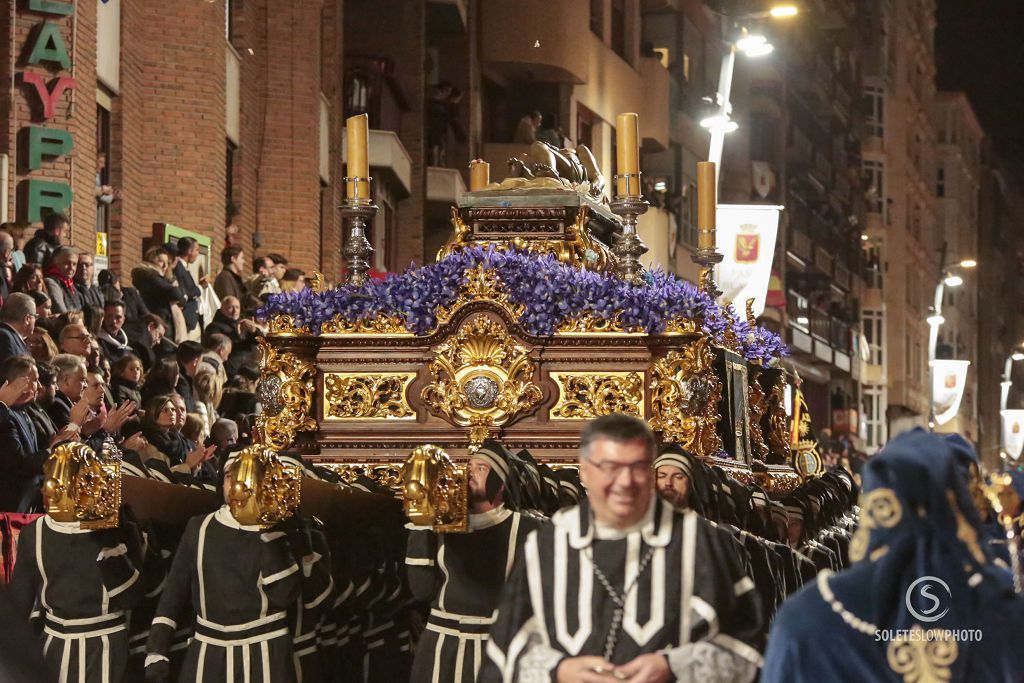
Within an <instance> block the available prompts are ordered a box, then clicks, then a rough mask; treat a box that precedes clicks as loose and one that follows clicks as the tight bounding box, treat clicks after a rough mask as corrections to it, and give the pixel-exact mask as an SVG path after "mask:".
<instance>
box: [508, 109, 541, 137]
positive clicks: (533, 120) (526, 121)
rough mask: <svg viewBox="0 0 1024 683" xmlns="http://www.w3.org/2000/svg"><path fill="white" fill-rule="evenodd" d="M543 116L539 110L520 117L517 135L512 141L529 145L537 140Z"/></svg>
mask: <svg viewBox="0 0 1024 683" xmlns="http://www.w3.org/2000/svg"><path fill="white" fill-rule="evenodd" d="M540 122H541V116H540V112H539V111H531V112H528V113H527V114H526V116H524V117H523V118H521V119H519V123H518V124H517V125H516V132H515V135H513V136H512V142H514V143H516V144H517V145H529V144H531V143H533V142H536V140H537V129H538V128H539V127H540Z"/></svg>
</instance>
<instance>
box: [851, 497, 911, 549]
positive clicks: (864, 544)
mask: <svg viewBox="0 0 1024 683" xmlns="http://www.w3.org/2000/svg"><path fill="white" fill-rule="evenodd" d="M901 519H903V506H902V505H900V499H899V498H897V497H896V492H895V491H893V490H892V489H889V488H877V489H873V490H871V491H868V492H867V493H865V494H864V495H862V496H861V497H860V524H859V525H858V527H857V531H856V533H854V534H853V539H852V540H851V541H850V551H849V553H850V560H851V561H853V562H859V561H860V560H862V559H864V555H865V554H866V553H867V550H868V542H869V541H870V540H871V530H872V529H876V528H882V529H891V528H892V527H894V526H896V525H897V524H899V523H900V520H901Z"/></svg>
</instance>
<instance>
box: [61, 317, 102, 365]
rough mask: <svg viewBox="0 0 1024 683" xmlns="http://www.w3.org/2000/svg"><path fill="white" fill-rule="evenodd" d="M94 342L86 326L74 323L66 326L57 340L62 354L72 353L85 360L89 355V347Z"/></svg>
mask: <svg viewBox="0 0 1024 683" xmlns="http://www.w3.org/2000/svg"><path fill="white" fill-rule="evenodd" d="M92 341H93V335H92V333H91V332H89V330H88V328H86V326H85V325H81V324H78V323H72V324H70V325H65V326H64V329H62V330H61V331H60V336H59V337H58V338H57V344H58V345H59V346H60V352H61V353H70V354H73V355H76V356H81V357H82V358H85V357H86V356H88V355H89V347H90V345H91V343H92Z"/></svg>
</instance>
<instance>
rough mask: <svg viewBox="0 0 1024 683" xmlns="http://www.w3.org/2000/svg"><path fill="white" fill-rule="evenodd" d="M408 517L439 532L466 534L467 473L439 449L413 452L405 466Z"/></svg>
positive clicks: (405, 499) (425, 448)
mask: <svg viewBox="0 0 1024 683" xmlns="http://www.w3.org/2000/svg"><path fill="white" fill-rule="evenodd" d="M402 496H403V499H404V505H405V515H406V517H408V518H409V521H411V522H412V523H413V524H415V525H417V526H429V527H432V528H433V529H434V530H435V531H438V532H451V531H466V530H467V528H468V524H469V500H468V496H467V480H466V471H465V470H464V469H463V468H460V467H457V466H456V465H455V464H454V463H453V462H452V460H451V458H449V457H448V454H447V453H445V452H444V451H443V450H441V449H440V448H438V447H437V446H431V445H425V446H420V447H419V448H417V449H415V450H413V452H412V453H410V454H409V457H408V458H406V460H405V463H403V465H402Z"/></svg>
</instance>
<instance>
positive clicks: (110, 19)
mask: <svg viewBox="0 0 1024 683" xmlns="http://www.w3.org/2000/svg"><path fill="white" fill-rule="evenodd" d="M342 7H343V2H342V0H310V1H308V2H302V3H275V2H271V1H270V0H249V1H246V2H239V1H238V0H229V1H228V2H224V1H222V0H215V1H212V2H207V1H204V2H199V1H196V2H192V1H189V2H170V3H169V2H161V1H158V0H132V2H125V1H124V0H84V1H83V2H78V3H75V4H74V5H72V4H71V3H63V2H50V1H49V0H26V1H25V2H19V3H17V8H16V10H15V12H14V14H13V16H12V15H10V14H8V15H5V16H3V17H0V33H2V37H3V39H2V40H0V45H2V47H0V55H2V58H0V74H2V76H3V77H4V78H6V79H10V78H12V76H13V77H14V78H15V82H16V83H18V87H17V88H16V89H15V90H14V91H13V92H12V93H9V94H6V95H0V119H2V120H3V121H5V122H6V125H7V130H6V133H7V134H6V135H5V136H3V140H2V141H0V154H3V155H6V159H7V164H6V166H5V168H6V169H8V173H7V175H6V184H5V188H4V193H3V203H2V207H0V210H2V212H3V215H2V218H3V219H4V220H6V221H9V222H14V223H17V224H18V227H16V228H15V232H24V233H25V234H26V236H30V235H31V232H32V230H33V229H34V228H35V227H38V225H39V223H38V220H35V221H32V220H30V219H32V218H36V217H35V216H30V215H29V213H30V209H31V206H30V205H31V204H32V203H33V202H32V201H30V200H31V198H30V197H29V196H28V193H29V192H33V191H34V192H36V193H37V194H38V190H39V185H38V181H44V182H45V181H49V182H55V183H59V184H65V185H67V186H69V188H70V189H71V190H73V194H74V198H73V201H72V202H71V203H70V206H68V207H67V209H66V212H67V213H68V215H69V216H70V218H71V220H72V235H71V241H72V243H73V244H74V245H75V246H76V247H78V248H80V249H82V250H83V251H94V250H97V249H98V248H99V249H100V251H102V247H101V246H98V242H102V241H104V240H97V238H96V233H97V231H100V232H105V233H107V238H106V240H105V241H107V242H108V244H109V255H110V265H111V266H112V267H115V268H119V269H121V270H127V269H128V268H129V267H130V266H131V265H132V264H134V263H136V262H137V261H138V260H139V259H140V258H141V254H142V251H143V248H144V246H145V244H146V243H147V242H148V240H149V239H151V238H152V237H153V235H154V224H172V225H175V226H178V227H179V228H182V229H184V230H187V231H190V232H192V233H195V234H197V235H199V236H203V237H206V238H208V239H209V242H210V248H211V251H212V257H213V259H212V263H213V270H214V271H215V272H216V271H217V270H219V263H217V261H218V259H217V254H218V253H219V250H220V248H221V247H222V246H223V244H224V238H225V233H226V225H227V224H228V222H229V219H232V217H233V224H234V226H236V227H237V228H238V233H237V243H238V244H240V245H241V246H243V247H244V248H245V249H246V251H247V252H248V253H249V254H250V256H251V255H252V254H253V253H267V252H273V251H277V252H281V253H285V254H287V255H288V256H289V258H290V259H291V260H292V262H293V264H294V265H296V266H298V267H300V268H303V269H305V270H307V271H309V270H312V269H314V268H317V269H322V270H323V271H324V272H326V273H328V274H337V273H338V272H339V269H340V250H341V244H340V239H341V220H340V213H339V211H338V205H339V203H340V197H339V196H338V194H337V191H336V188H337V187H338V186H339V185H340V177H341V174H342V166H341V158H340V141H341V136H340V130H341V126H342V121H341V116H340V113H339V112H340V110H341V103H342V77H341V64H342V54H343V52H342V38H343V31H342V23H341V22H342ZM69 10H73V11H70V12H69ZM54 33H56V34H57V35H58V36H59V40H60V42H61V43H62V44H63V49H64V50H65V51H66V54H67V62H66V64H67V65H66V66H65V65H63V64H61V63H60V60H59V55H57V53H59V51H60V49H59V48H58V46H56V43H55V42H54V39H53V38H52V37H51V38H48V36H52V34H54ZM40 35H42V36H43V39H42V40H40V39H39V38H38V36H40ZM36 43H43V47H42V48H41V49H42V50H43V52H42V55H43V57H49V59H39V58H38V55H39V50H37V51H36V53H35V54H33V52H32V47H33V46H34V45H35V44H36ZM12 46H13V48H14V54H11V48H12ZM47 48H48V49H49V52H47ZM26 73H28V74H38V75H39V76H38V77H35V76H28V77H27V79H26V77H25V76H24V74H26ZM61 76H66V77H70V78H73V79H74V84H73V87H68V88H67V89H66V90H65V91H64V92H63V93H62V94H60V96H59V97H56V96H55V97H54V99H55V100H56V106H55V107H54V110H53V112H52V116H49V117H48V118H47V117H44V113H43V111H42V107H41V106H40V105H41V102H42V100H41V98H40V96H39V95H38V94H37V93H36V87H35V86H34V85H33V83H34V82H35V81H37V80H41V81H42V82H43V83H45V84H47V85H48V86H50V87H53V85H54V83H56V82H57V81H56V80H55V79H58V78H60V77H61ZM55 95H56V94H55ZM33 126H34V127H42V128H46V129H54V130H58V131H59V130H66V131H68V132H69V133H70V135H71V139H72V141H73V149H72V150H71V152H70V153H68V154H59V155H56V156H50V155H45V154H44V155H43V156H42V163H41V164H38V165H39V167H38V168H29V167H28V165H29V161H28V159H29V156H30V152H31V151H32V149H31V148H32V147H33V145H32V142H33V141H32V140H30V138H29V136H30V133H29V132H28V130H27V129H28V128H30V127H33ZM37 135H38V134H37ZM53 135H59V133H56V134H55V133H53V132H52V131H51V132H48V133H44V134H43V137H44V142H45V141H46V140H48V139H49V137H52V136H53ZM37 147H38V145H37ZM40 149H42V150H43V151H49V150H53V149H59V146H58V147H53V146H51V147H49V148H47V147H46V146H45V145H43V146H42V147H40ZM35 156H38V155H35ZM98 157H103V158H104V160H105V162H106V170H105V171H104V173H103V176H102V177H103V182H104V183H106V184H110V185H113V186H114V187H115V188H117V189H118V190H120V192H121V197H120V198H119V199H118V200H117V201H115V202H114V203H113V204H112V205H111V206H110V207H109V209H106V208H105V207H103V206H100V207H99V214H100V215H99V217H98V216H97V206H98V205H97V201H96V186H97V168H98V167H97V158H98ZM33 183H35V184H33ZM44 189H45V188H44ZM44 211H45V210H44Z"/></svg>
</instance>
